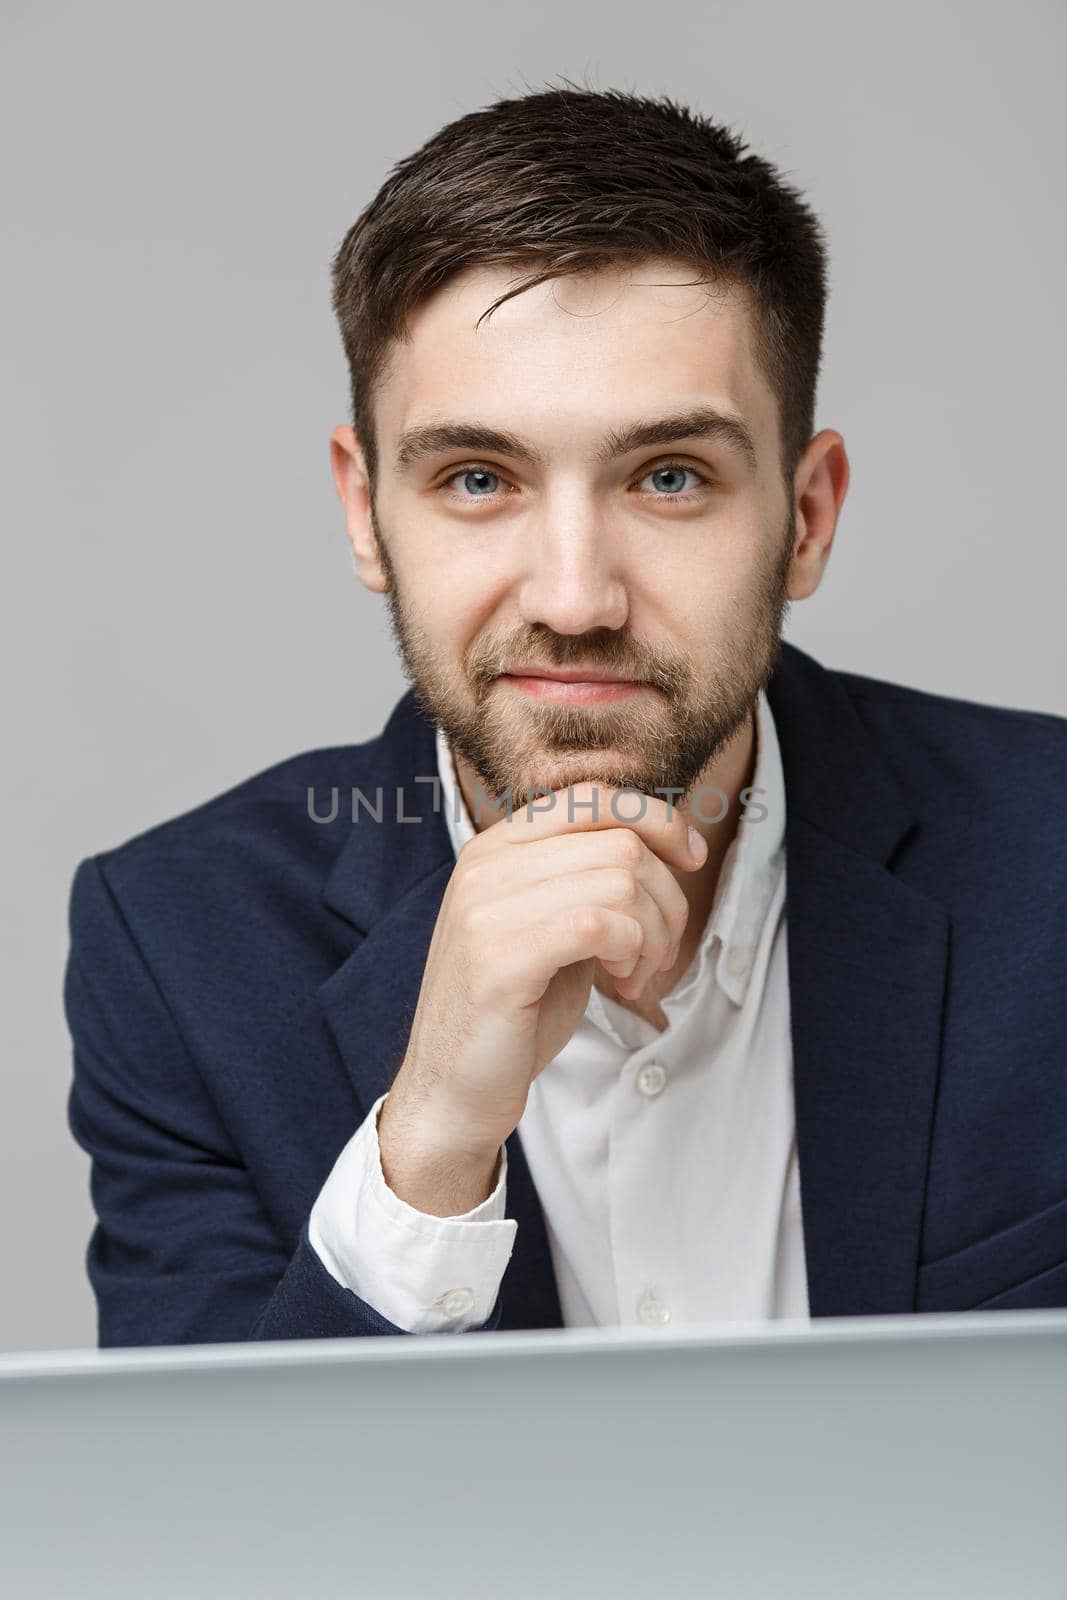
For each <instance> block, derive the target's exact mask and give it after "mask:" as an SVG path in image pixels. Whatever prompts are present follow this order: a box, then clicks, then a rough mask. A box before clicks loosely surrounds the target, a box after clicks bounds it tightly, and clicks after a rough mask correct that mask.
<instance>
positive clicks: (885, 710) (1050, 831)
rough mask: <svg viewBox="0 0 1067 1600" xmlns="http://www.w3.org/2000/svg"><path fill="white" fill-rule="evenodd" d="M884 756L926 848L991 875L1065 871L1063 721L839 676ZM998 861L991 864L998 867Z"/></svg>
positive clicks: (1056, 876) (1059, 874) (1066, 749)
mask: <svg viewBox="0 0 1067 1600" xmlns="http://www.w3.org/2000/svg"><path fill="white" fill-rule="evenodd" d="M834 677H835V678H836V680H837V682H838V683H839V684H840V685H841V687H842V688H843V689H844V690H845V692H846V694H847V695H848V697H849V699H850V701H851V704H852V706H853V708H854V709H855V711H856V714H857V716H858V717H859V719H860V721H861V723H862V724H863V725H864V727H865V728H866V729H867V731H868V733H869V734H870V735H871V737H872V740H873V741H874V743H875V744H876V746H877V748H878V750H879V751H880V753H881V755H882V757H883V759H884V760H885V762H886V763H887V765H888V766H889V768H890V769H891V770H892V772H893V773H894V775H895V776H896V777H897V778H898V779H899V780H900V782H901V783H902V785H903V786H904V788H905V790H906V792H907V793H908V794H909V795H910V797H911V799H912V800H913V801H914V802H915V804H916V807H917V812H918V815H919V817H920V819H921V823H922V827H923V832H924V834H925V838H926V840H927V843H928V845H929V846H930V847H931V848H933V849H936V850H937V851H940V852H943V854H944V856H945V858H946V860H949V859H963V858H966V859H967V860H969V861H973V860H974V859H978V858H980V859H982V860H983V861H984V862H985V863H986V865H985V866H984V867H983V874H985V875H987V876H988V875H991V876H992V878H996V877H997V875H998V873H1000V872H1002V873H1004V874H1006V877H1005V884H1008V883H1010V881H1011V873H1012V872H1013V871H1014V872H1023V871H1025V872H1027V873H1029V874H1031V876H1032V877H1033V879H1034V881H1037V879H1038V878H1039V877H1051V878H1052V879H1053V880H1055V881H1062V880H1063V878H1064V875H1065V874H1067V852H1065V850H1064V845H1063V835H1062V829H1061V827H1060V817H1061V815H1062V811H1063V795H1064V793H1065V791H1067V717H1060V716H1056V715H1055V714H1053V713H1051V712H1045V711H1036V710H1030V709H1027V708H1023V707H1014V706H1004V705H993V704H987V703H984V702H982V701H977V700H966V699H962V698H959V697H956V696H952V695H947V694H936V693H933V692H932V691H929V690H924V689H916V688H911V687H908V686H906V685H904V684H898V683H890V682H886V681H884V680H882V679H878V678H872V677H865V676H863V675H862V674H859V673H854V672H844V671H838V672H835V673H834ZM998 863H999V865H998Z"/></svg>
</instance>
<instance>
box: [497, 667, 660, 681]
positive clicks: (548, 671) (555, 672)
mask: <svg viewBox="0 0 1067 1600" xmlns="http://www.w3.org/2000/svg"><path fill="white" fill-rule="evenodd" d="M501 676H502V677H505V678H542V679H545V680H547V681H549V682H551V683H629V684H635V683H637V682H638V681H639V680H638V679H636V678H625V677H620V676H619V675H618V674H616V673H613V672H600V671H598V669H597V668H596V667H515V668H513V670H512V671H510V672H505V673H502V674H501Z"/></svg>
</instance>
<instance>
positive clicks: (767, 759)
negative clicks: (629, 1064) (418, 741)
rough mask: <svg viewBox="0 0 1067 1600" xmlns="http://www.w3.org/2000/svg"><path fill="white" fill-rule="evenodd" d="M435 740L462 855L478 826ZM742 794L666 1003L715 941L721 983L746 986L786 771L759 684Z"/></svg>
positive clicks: (448, 820) (452, 833)
mask: <svg viewBox="0 0 1067 1600" xmlns="http://www.w3.org/2000/svg"><path fill="white" fill-rule="evenodd" d="M436 745H437V770H438V776H439V778H440V781H441V805H442V808H443V810H444V815H445V824H446V826H447V828H448V833H449V837H450V838H451V840H452V848H453V850H454V851H455V853H456V855H457V856H458V854H459V852H460V850H461V849H462V848H463V846H464V845H465V844H466V843H467V840H468V839H470V838H472V837H473V836H474V832H475V828H474V824H473V822H472V821H471V816H470V812H469V811H468V809H467V804H466V801H465V800H464V798H463V791H462V789H461V788H460V786H459V781H458V779H457V777H456V767H455V762H454V760H453V757H452V750H451V747H450V745H449V743H448V740H447V739H446V738H445V736H444V733H443V732H442V731H441V729H440V728H438V729H437V733H436ZM744 793H745V795H746V800H745V801H744V802H743V803H742V816H741V819H740V821H739V822H738V824H737V831H736V833H735V834H734V837H733V839H732V841H731V843H730V848H729V849H728V850H727V852H726V856H725V858H724V860H723V864H722V868H721V870H720V873H719V881H718V883H717V884H716V887H715V898H714V901H713V902H712V907H711V912H710V914H709V916H708V921H707V926H706V928H705V930H704V936H703V938H702V939H701V942H700V947H699V949H698V952H697V955H696V957H695V958H694V960H693V962H692V963H691V965H690V968H689V971H688V973H687V974H686V976H685V978H684V980H683V982H682V983H681V984H680V985H679V986H678V987H677V988H676V989H675V990H673V991H672V993H671V994H670V995H668V996H667V997H666V999H665V1000H664V1002H663V1003H664V1005H667V1004H669V1003H671V1002H673V1001H674V1000H678V999H681V998H682V997H683V996H684V995H685V994H686V993H687V992H688V991H689V989H690V988H691V987H694V986H695V985H696V984H698V983H699V982H700V980H701V977H702V974H703V972H704V969H705V968H706V967H707V965H708V964H709V962H711V961H712V959H713V956H714V954H715V949H716V943H717V945H718V955H717V960H716V961H715V965H714V976H715V981H716V982H717V983H718V985H719V987H720V988H721V989H722V990H723V991H724V992H725V993H726V994H728V995H729V997H730V999H731V1000H733V1001H734V1002H735V1004H737V1005H740V1004H741V1002H742V1001H743V1000H744V997H745V993H746V991H747V989H748V983H749V979H750V977H751V975H752V966H753V961H754V958H755V952H756V945H757V942H758V940H759V935H760V930H761V929H762V927H763V923H764V921H765V919H766V916H767V912H768V910H769V909H770V903H771V900H772V898H773V896H774V891H775V888H776V886H777V883H778V878H779V876H780V874H781V871H782V867H783V866H784V862H785V853H784V844H785V775H784V772H783V770H782V757H781V750H780V748H779V743H778V734H777V730H776V729H775V725H774V716H773V714H772V712H771V708H770V704H769V702H768V700H767V696H766V695H765V694H764V692H763V691H762V690H761V691H760V693H759V694H758V696H757V697H756V761H755V767H754V770H753V776H752V783H751V785H750V786H749V788H748V789H747V790H746V791H744ZM701 809H703V810H704V811H705V812H706V813H708V814H709V817H710V815H711V814H713V813H714V811H715V810H716V797H715V795H714V794H711V793H709V794H707V795H706V796H705V797H704V799H703V802H702V807H701Z"/></svg>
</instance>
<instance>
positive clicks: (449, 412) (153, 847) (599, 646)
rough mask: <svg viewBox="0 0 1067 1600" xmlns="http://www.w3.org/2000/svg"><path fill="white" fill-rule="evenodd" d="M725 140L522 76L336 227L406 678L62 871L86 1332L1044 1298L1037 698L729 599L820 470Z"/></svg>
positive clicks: (763, 589)
mask: <svg viewBox="0 0 1067 1600" xmlns="http://www.w3.org/2000/svg"><path fill="white" fill-rule="evenodd" d="M742 152H743V146H742V145H741V144H740V142H739V141H738V140H736V139H735V138H734V137H733V136H732V135H730V134H729V133H727V132H726V131H724V130H723V129H721V128H717V127H715V126H714V125H713V124H711V123H709V122H707V121H706V120H705V119H703V118H700V117H697V116H694V115H693V114H691V113H689V112H687V111H685V110H683V109H682V108H679V107H677V106H675V105H673V104H672V103H671V102H669V101H653V100H644V99H639V98H637V97H634V96H629V95H623V94H618V93H615V92H609V93H603V94H601V93H593V92H588V91H579V90H573V89H566V90H552V91H547V92H544V93H539V94H534V95H529V96H526V97H524V98H521V99H516V100H512V101H504V102H501V103H500V104H498V105H495V106H493V107H490V108H488V109H487V110H486V111H483V112H479V113H477V114H473V115H471V116H467V117H463V118H461V119H460V120H459V121H458V122H456V123H454V124H452V125H451V126H449V127H447V128H445V129H444V130H442V132H441V133H439V134H438V135H437V136H436V137H435V138H434V139H432V140H430V141H429V142H428V144H427V145H426V146H425V147H424V148H423V149H422V150H420V151H418V152H417V153H416V154H415V155H413V156H411V157H409V158H408V159H407V160H406V161H403V162H401V163H400V164H399V165H398V167H397V169H396V170H395V172H394V173H393V174H391V175H390V178H389V180H388V182H387V183H386V184H385V185H384V186H383V188H382V190H381V191H380V193H379V194H378V196H377V197H376V199H375V200H374V201H373V202H372V204H371V205H370V206H369V207H368V208H367V210H366V211H365V212H364V213H363V215H362V216H361V217H360V219H359V221H358V222H357V223H356V224H355V226H354V227H353V228H352V229H351V231H350V232H349V234H348V235H347V237H346V238H345V240H344V242H343V243H342V245H341V247H340V249H339V251H338V253H337V257H336V260H335V262H334V280H333V281H334V306H335V309H336V312H337V315H338V319H339V322H340V327H341V331H342V336H343V340H344V344H345V349H346V352H347V355H348V360H349V363H350V369H351V374H352V397H353V426H351V427H348V426H343V427H339V428H337V429H336V431H335V432H334V434H333V436H332V440H331V451H332V462H333V472H334V477H335V482H336V486H337V491H338V494H339V497H340V499H341V502H342V504H343V508H344V515H345V520H346V526H347V531H348V534H349V538H350V540H351V544H352V548H353V552H354V558H355V563H356V567H357V571H358V573H359V576H360V578H361V579H362V581H363V582H364V583H365V584H366V585H367V586H368V587H369V588H370V589H372V590H374V591H376V592H379V593H382V594H384V595H385V596H386V597H387V601H388V604H389V606H390V612H391V617H392V622H393V626H394V630H395V634H396V638H397V642H398V644H399V647H400V650H401V654H402V659H403V661H404V665H405V669H406V672H407V674H408V676H409V678H410V680H411V683H412V688H411V689H410V690H409V691H408V692H407V693H406V694H405V695H404V697H403V698H402V699H401V700H400V702H399V704H398V705H397V707H396V708H395V710H394V711H393V713H392V716H391V717H390V719H389V721H388V724H387V726H386V727H385V729H384V731H383V733H382V734H381V736H380V737H378V738H376V739H372V740H369V741H368V742H366V743H363V744H357V745H354V746H346V747H342V748H338V749H332V750H320V751H312V752H309V753H306V754H303V755H298V756H296V757H293V758H292V759H290V760H288V761H284V762H282V763H280V764H279V765H277V766H274V767H272V768H271V769H270V770H268V771H266V772H263V773H259V774H257V775H255V776H253V777H251V778H249V779H248V780H247V781H246V782H244V783H242V784H240V785H239V786H238V787H236V788H235V789H232V790H230V791H228V792H227V793H225V794H223V795H220V796H217V797H215V798H214V799H212V800H210V801H208V802H207V803H205V804H204V805H202V806H200V807H199V808H197V809H196V810H194V811H192V812H190V813H188V814H186V815H184V816H181V817H178V818H176V819H173V820H171V821H168V822H166V823H164V824H162V825H160V826H159V827H156V828H154V829H151V830H150V831H149V832H147V833H145V834H142V835H140V836H139V837H137V838H135V839H132V840H130V841H128V842H127V843H126V844H124V845H123V846H122V847H121V848H119V849H116V850H110V851H106V852H104V853H102V854H100V855H97V856H94V857H92V858H90V859H88V860H86V861H84V862H82V863H81V865H80V866H79V868H78V871H77V874H76V876H75V880H74V886H73V891H72V902H71V934H72V947H71V955H70V961H69V966H68V974H67V984H66V1006H67V1016H68V1020H69V1024H70V1028H71V1032H72V1036H73V1039H74V1046H75V1067H74V1085H73V1091H72V1096H71V1121H72V1127H73V1130H74V1133H75V1135H76V1137H77V1138H78V1140H79V1141H80V1143H81V1144H82V1145H83V1147H84V1148H85V1149H86V1150H87V1151H88V1152H89V1153H90V1155H91V1156H92V1158H93V1196H94V1202H95V1205H96V1209H97V1214H98V1218H99V1222H98V1226H97V1228H96V1230H95V1233H94V1236H93V1241H92V1244H91V1246H90V1252H89V1271H90V1275H91V1278H92V1282H93V1285H94V1288H95V1291H96V1295H97V1299H98V1304H99V1312H100V1339H101V1343H103V1344H108V1345H121V1344H148V1343H161V1342H182V1341H214V1340H240V1339H274V1338H289V1337H296V1338H299V1337H322V1336H332V1335H352V1334H377V1333H397V1332H409V1333H418V1332H432V1331H453V1332H463V1331H473V1330H479V1331H493V1330H495V1329H504V1328H539V1327H558V1326H560V1325H578V1324H583V1323H584V1324H590V1323H592V1324H598V1325H604V1324H611V1323H624V1324H633V1325H637V1326H645V1327H648V1328H649V1329H651V1330H655V1329H656V1328H661V1327H663V1326H665V1325H667V1324H673V1325H675V1326H677V1325H679V1324H680V1323H687V1322H688V1323H692V1322H701V1321H714V1320H719V1319H724V1318H725V1319H730V1318H737V1317H761V1318H762V1317H799V1318H805V1317H809V1316H814V1317H819V1316H828V1315H847V1314H859V1313H887V1312H910V1311H913V1310H919V1311H942V1310H962V1309H969V1308H973V1307H977V1306H985V1307H1003V1308H1009V1307H1024V1306H1027V1307H1033V1306H1055V1305H1067V1073H1065V1071H1064V1045H1063V1040H1064V1038H1065V1037H1067V985H1065V984H1064V982H1063V956H1064V949H1065V931H1067V929H1065V921H1067V919H1065V912H1064V896H1063V892H1062V891H1063V887H1064V881H1065V868H1067V849H1065V846H1064V843H1063V837H1062V833H1061V831H1060V829H1059V827H1058V816H1059V806H1058V804H1057V802H1058V801H1060V799H1061V797H1062V794H1063V785H1064V780H1065V777H1067V723H1065V721H1064V720H1063V719H1060V718H1056V717H1052V716H1047V715H1040V714H1036V713H1029V712H1024V711H1011V710H1005V709H1000V708H996V707H989V706H981V705H976V704H972V703H969V702H964V701H960V700H952V699H948V698H946V697H943V696H938V695H934V694H927V693H922V692H919V691H917V690H913V689H907V688H902V687H899V686H896V685H893V684H890V683H883V682H879V681H876V680H873V679H869V678H863V677H859V676H857V675H855V674H851V673H848V672H841V671H829V670H827V669H825V668H823V667H822V666H820V665H819V664H818V663H817V662H815V661H814V660H812V659H811V658H810V657H809V656H807V655H805V654H804V653H802V652H801V651H799V650H796V649H795V648H793V647H791V646H789V645H787V644H784V643H783V641H782V639H781V626H782V622H783V618H784V616H785V614H786V612H787V609H788V605H789V603H790V602H791V601H794V600H798V599H802V598H804V597H805V596H807V595H809V594H811V593H812V592H813V590H814V589H815V588H816V587H817V586H818V584H819V582H820V579H821V577H822V574H823V571H824V569H825V566H826V562H827V560H828V558H829V555H830V550H831V545H832V541H833V537H834V532H835V529H836V524H837V519H838V515H839V513H840V509H841V506H842V503H843V501H844V497H845V493H846V490H847V485H848V478H849V467H848V460H847V456H846V452H845V447H844V441H843V439H842V437H841V435H840V434H839V433H837V432H835V431H833V430H832V429H823V430H821V431H819V432H817V433H815V432H813V413H814V401H815V389H816V378H817V373H818V368H819V360H820V345H821V337H822V327H823V314H824V303H825V281H826V278H825V248H824V243H823V239H822V236H821V232H820V229H819V226H818V224H817V222H816V220H815V218H814V217H813V216H812V214H811V212H810V211H809V210H808V208H807V206H806V205H805V203H804V201H803V200H802V199H801V197H800V196H799V195H798V194H796V193H795V192H794V191H793V190H791V189H789V188H788V187H787V186H786V185H784V184H783V183H782V182H781V180H780V179H779V177H778V176H777V175H776V174H775V172H774V171H773V169H772V168H770V167H769V166H768V165H767V164H766V163H764V162H762V161H761V160H759V159H758V158H755V157H752V156H744V155H743V153H742Z"/></svg>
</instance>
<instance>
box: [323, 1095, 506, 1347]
mask: <svg viewBox="0 0 1067 1600" xmlns="http://www.w3.org/2000/svg"><path fill="white" fill-rule="evenodd" d="M385 1099H386V1096H385V1095H384V1094H383V1095H380V1096H379V1098H378V1099H377V1100H376V1101H375V1102H374V1104H373V1106H371V1108H370V1111H369V1112H368V1113H367V1116H366V1117H365V1118H364V1120H363V1122H362V1123H361V1124H360V1126H359V1127H358V1128H357V1129H356V1131H355V1133H354V1134H353V1135H352V1137H351V1139H350V1140H349V1141H348V1143H347V1144H346V1145H345V1147H344V1149H343V1150H342V1151H341V1154H340V1155H339V1156H338V1158H337V1160H336V1162H335V1163H334V1166H333V1169H332V1171H331V1172H330V1175H329V1177H328V1178H327V1179H326V1182H325V1183H324V1184H323V1186H322V1188H321V1189H320V1191H319V1194H318V1197H317V1199H316V1201H315V1204H314V1206H313V1207H312V1209H311V1216H310V1218H309V1221H308V1237H309V1238H310V1240H311V1245H312V1248H313V1250H314V1251H315V1254H316V1255H317V1256H318V1258H319V1260H320V1261H321V1262H322V1264H323V1266H324V1267H325V1268H326V1270H327V1272H329V1274H330V1276H331V1277H332V1278H334V1279H336V1281H337V1282H338V1283H339V1284H341V1285H342V1287H343V1288H346V1289H350V1290H351V1291H352V1293H353V1294H356V1295H358V1296H359V1298H360V1299H361V1300H363V1301H365V1302H366V1304H367V1305H369V1306H373V1307H374V1309H375V1311H377V1312H378V1313H379V1315H380V1316H383V1317H386V1318H387V1319H388V1320H389V1321H390V1322H393V1323H395V1324H396V1326H397V1327H398V1328H403V1329H405V1331H406V1332H408V1333H446V1332H447V1333H463V1332H465V1331H466V1330H467V1329H468V1328H476V1327H480V1326H481V1324H482V1323H483V1322H486V1321H488V1319H489V1314H490V1312H491V1311H492V1309H493V1306H494V1305H495V1304H496V1298H497V1295H498V1293H499V1292H500V1282H501V1279H502V1278H503V1276H504V1269H505V1267H506V1266H507V1264H508V1261H509V1260H510V1258H511V1252H512V1249H513V1248H514V1245H515V1236H516V1234H517V1232H518V1227H519V1225H518V1223H517V1222H516V1221H515V1220H514V1218H510V1217H505V1215H504V1212H505V1209H506V1205H507V1171H508V1152H507V1146H506V1145H501V1147H500V1171H499V1176H498V1178H497V1182H496V1187H495V1188H494V1190H493V1192H492V1194H490V1195H489V1196H488V1197H487V1198H486V1199H485V1200H483V1201H482V1202H481V1204H480V1205H477V1206H475V1207H474V1209H473V1210H472V1211H466V1212H464V1213H463V1215H462V1216H458V1217H435V1216H431V1215H430V1214H429V1213H427V1212H424V1211H418V1210H416V1208H415V1207H414V1206H410V1205H408V1203H407V1201H405V1200H401V1198H400V1196H399V1195H397V1194H394V1193H393V1191H392V1189H390V1187H389V1185H388V1184H387V1183H386V1181H385V1175H384V1173H383V1172H382V1159H381V1150H380V1148H379V1145H378V1113H379V1112H380V1110H381V1108H382V1106H383V1104H384V1103H385Z"/></svg>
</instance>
